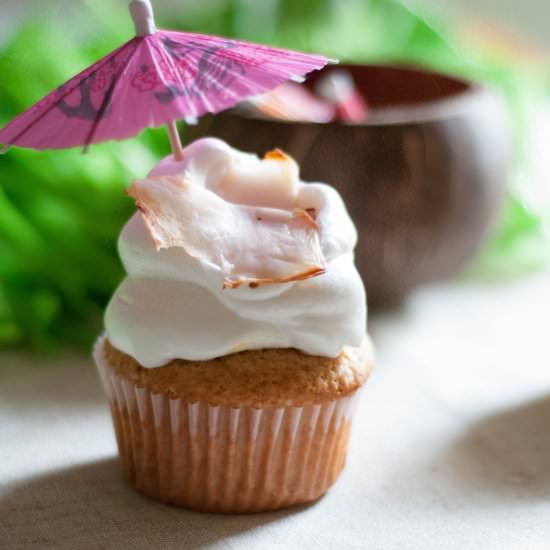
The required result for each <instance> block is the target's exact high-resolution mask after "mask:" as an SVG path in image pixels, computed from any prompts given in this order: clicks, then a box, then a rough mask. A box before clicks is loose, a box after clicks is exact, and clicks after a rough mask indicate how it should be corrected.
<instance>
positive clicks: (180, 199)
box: [128, 176, 325, 288]
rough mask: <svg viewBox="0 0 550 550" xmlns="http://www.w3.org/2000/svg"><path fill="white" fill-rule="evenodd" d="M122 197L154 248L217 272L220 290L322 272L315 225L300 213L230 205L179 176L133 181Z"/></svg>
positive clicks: (309, 275)
mask: <svg viewBox="0 0 550 550" xmlns="http://www.w3.org/2000/svg"><path fill="white" fill-rule="evenodd" d="M128 194H129V195H130V196H131V197H133V198H134V199H135V201H136V204H137V207H138V208H139V210H140V211H141V215H142V217H143V219H144V221H145V225H146V227H147V228H148V230H149V232H150V234H151V237H152V238H153V240H154V242H155V245H156V247H157V250H160V249H162V248H170V247H175V246H176V247H181V248H183V249H184V250H185V251H186V252H187V253H188V254H189V255H190V256H193V257H194V258H197V259H199V260H201V261H203V262H205V263H207V264H209V265H211V266H213V267H215V268H217V269H218V270H219V271H220V272H221V273H222V274H223V278H224V282H223V288H237V287H239V286H241V285H243V284H247V285H249V286H250V287H252V288H255V287H256V286H257V285H260V284H272V283H285V282H290V281H299V280H303V279H308V278H310V277H314V276H316V275H320V274H322V273H324V271H325V259H324V257H323V252H322V250H321V245H320V242H319V227H318V225H317V223H316V222H315V220H314V219H313V218H312V217H311V216H310V215H309V214H308V213H307V212H306V211H305V210H299V209H296V210H294V211H288V210H282V209H276V208H267V207H259V206H248V205H240V204H233V203H230V202H227V201H225V200H224V199H223V198H221V197H220V196H219V195H217V194H216V193H214V192H212V191H210V190H208V189H205V188H204V187H202V186H200V185H194V184H193V183H191V182H190V181H188V180H186V179H185V177H181V176H162V177H152V178H147V179H144V180H137V181H134V182H133V183H132V186H131V187H130V189H129V190H128Z"/></svg>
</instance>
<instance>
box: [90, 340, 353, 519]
mask: <svg viewBox="0 0 550 550" xmlns="http://www.w3.org/2000/svg"><path fill="white" fill-rule="evenodd" d="M94 357H95V360H96V363H97V366H98V370H99V373H100V376H101V380H102V383H103V386H104V388H105V391H106V393H107V396H108V398H109V400H110V403H111V411H112V413H113V423H114V427H115V432H116V438H117V442H118V447H119V452H120V456H121V459H122V463H123V465H124V467H125V470H126V473H127V476H128V479H129V480H130V482H131V483H132V484H133V485H135V486H136V488H137V489H139V490H140V491H142V492H143V493H145V494H147V495H149V496H151V497H154V498H156V499H159V500H161V501H163V502H168V503H172V504H176V505H179V506H184V507H186V508H191V509H195V510H202V511H213V512H254V511H261V510H272V509H276V508H282V507H286V506H292V505H295V504H300V503H305V502H309V501H311V500H314V499H316V498H318V497H319V496H321V495H322V494H323V493H325V492H326V491H327V489H328V488H329V487H330V486H331V485H332V484H333V483H334V482H335V481H336V479H337V477H338V475H339V474H340V471H341V470H342V468H343V466H344V462H345V457H346V452H347V447H348V440H349V433H350V427H351V419H352V416H353V414H354V412H355V408H356V406H357V402H358V399H359V393H360V392H355V393H354V394H351V395H349V396H346V397H342V398H340V399H337V400H336V401H331V402H328V403H326V404H318V405H307V406H305V407H281V408H275V407H266V408H262V409H254V408H251V407H242V408H231V407H225V406H215V407H214V406H210V405H208V403H205V402H198V403H188V402H186V401H185V400H183V399H170V398H169V397H168V396H165V395H162V394H155V393H151V392H150V391H149V390H147V389H144V388H138V387H137V386H135V385H133V384H132V383H131V382H130V381H128V380H126V379H124V378H122V377H121V376H119V375H118V374H116V373H115V372H114V371H113V370H112V369H111V368H109V366H108V365H107V362H106V361H105V358H104V354H103V341H102V340H100V341H99V342H98V344H97V345H96V349H95V350H94Z"/></svg>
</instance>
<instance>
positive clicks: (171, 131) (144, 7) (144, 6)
mask: <svg viewBox="0 0 550 550" xmlns="http://www.w3.org/2000/svg"><path fill="white" fill-rule="evenodd" d="M128 8H129V10H130V14H131V16H132V19H133V21H134V26H135V28H136V36H147V35H149V34H155V32H156V30H157V27H156V25H155V17H154V15H153V6H151V2H150V0H132V1H131V2H130V3H129V4H128ZM166 127H167V129H168V137H169V138H170V145H171V146H172V152H173V153H174V158H175V159H176V160H183V147H182V146H181V141H180V136H179V133H178V129H177V127H176V123H175V122H174V121H172V122H170V123H168V124H167V125H166Z"/></svg>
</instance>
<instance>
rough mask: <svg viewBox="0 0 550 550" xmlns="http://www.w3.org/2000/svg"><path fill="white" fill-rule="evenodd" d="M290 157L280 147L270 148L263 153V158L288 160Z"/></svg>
mask: <svg viewBox="0 0 550 550" xmlns="http://www.w3.org/2000/svg"><path fill="white" fill-rule="evenodd" d="M290 158H291V157H289V156H288V155H287V154H286V153H285V152H284V151H282V150H281V149H272V150H271V151H268V152H267V153H266V154H265V155H264V159H265V160H285V161H286V160H289V159H290Z"/></svg>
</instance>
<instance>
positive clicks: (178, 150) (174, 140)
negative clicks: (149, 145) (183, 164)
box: [166, 121, 183, 160]
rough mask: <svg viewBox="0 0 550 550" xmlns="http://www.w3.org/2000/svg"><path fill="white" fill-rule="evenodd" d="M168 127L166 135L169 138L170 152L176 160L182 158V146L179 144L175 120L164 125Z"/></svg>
mask: <svg viewBox="0 0 550 550" xmlns="http://www.w3.org/2000/svg"><path fill="white" fill-rule="evenodd" d="M166 128H168V137H169V138H170V145H171V146H172V153H174V158H175V159H176V160H183V147H182V146H181V141H180V135H179V133H178V128H177V127H176V123H175V121H172V122H170V123H169V124H167V125H166Z"/></svg>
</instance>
